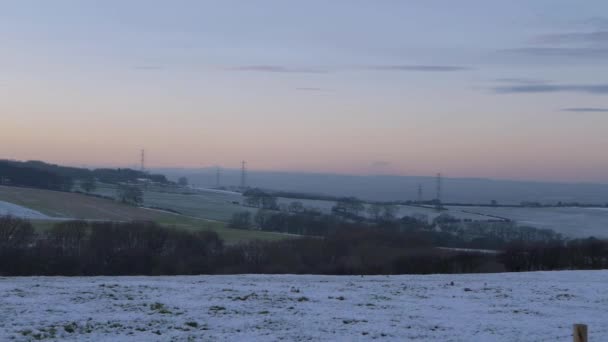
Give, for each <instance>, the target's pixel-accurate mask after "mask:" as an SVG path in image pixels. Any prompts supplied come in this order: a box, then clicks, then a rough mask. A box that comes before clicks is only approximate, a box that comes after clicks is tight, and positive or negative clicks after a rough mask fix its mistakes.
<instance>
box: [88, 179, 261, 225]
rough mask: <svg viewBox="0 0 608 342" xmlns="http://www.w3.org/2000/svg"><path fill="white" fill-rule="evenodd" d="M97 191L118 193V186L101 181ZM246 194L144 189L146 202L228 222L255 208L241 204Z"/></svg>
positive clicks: (182, 212) (107, 194) (105, 193)
mask: <svg viewBox="0 0 608 342" xmlns="http://www.w3.org/2000/svg"><path fill="white" fill-rule="evenodd" d="M95 193H97V194H100V195H104V196H110V197H114V196H116V189H115V188H114V187H113V186H111V185H107V184H101V185H99V186H98V189H97V190H96V191H95ZM242 200H243V198H242V196H241V195H240V194H232V193H222V192H213V191H197V190H191V189H183V188H171V187H163V188H159V187H155V188H154V187H149V188H147V189H145V190H144V205H145V206H146V207H155V208H162V209H170V210H175V211H177V212H179V213H181V214H183V215H186V216H192V217H197V218H203V219H208V220H216V221H222V222H228V221H229V220H230V218H231V217H232V215H233V214H234V213H237V212H240V211H250V212H251V213H252V215H253V214H255V209H252V208H247V207H243V206H241V205H240V203H241V202H242Z"/></svg>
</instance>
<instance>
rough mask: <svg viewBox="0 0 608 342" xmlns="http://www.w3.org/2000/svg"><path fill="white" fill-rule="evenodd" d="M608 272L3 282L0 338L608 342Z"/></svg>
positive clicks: (0, 300)
mask: <svg viewBox="0 0 608 342" xmlns="http://www.w3.org/2000/svg"><path fill="white" fill-rule="evenodd" d="M606 284H608V271H584V272H578V271H575V272H538V273H520V274H491V275H488V274H486V275H433V276H390V277H386V276H374V277H335V276H292V275H279V276H264V275H243V276H192V277H186V276H179V277H91V278H64V277H56V278H54V277H51V278H45V277H33V278H0V308H1V310H0V340H2V341H6V340H18V341H20V340H33V339H47V338H50V339H57V340H73V341H104V340H133V341H161V340H162V341H166V340H180V341H181V340H196V341H256V340H261V341H274V340H286V341H309V340H313V341H315V340H325V341H329V340H331V341H357V340H380V341H383V340H386V341H403V340H409V339H412V340H413V339H415V340H420V341H570V340H571V337H570V336H571V325H572V324H573V323H579V322H583V323H586V324H588V325H589V329H590V340H591V341H608V291H607V290H608V289H607V286H606Z"/></svg>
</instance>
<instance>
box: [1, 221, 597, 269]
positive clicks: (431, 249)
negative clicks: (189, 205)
mask: <svg viewBox="0 0 608 342" xmlns="http://www.w3.org/2000/svg"><path fill="white" fill-rule="evenodd" d="M447 238H448V237H447V236H446V235H445V234H443V233H437V232H432V231H423V230H416V229H409V230H402V231H400V230H395V229H390V228H389V227H369V226H366V225H360V224H357V223H352V222H351V223H348V222H340V223H336V224H335V225H333V228H332V230H331V231H330V232H326V234H325V235H324V236H308V237H306V236H304V237H299V238H287V239H284V240H279V241H258V240H255V241H249V242H245V243H240V244H234V245H227V244H225V243H224V242H223V241H222V240H221V239H220V238H219V236H218V235H217V233H215V232H209V231H202V230H201V231H186V230H181V229H175V228H169V227H163V226H160V225H158V224H156V223H152V222H85V221H67V222H59V223H57V224H55V225H54V226H53V227H51V228H49V229H48V230H45V231H36V229H34V227H33V226H32V224H31V223H30V222H29V221H27V220H23V219H19V218H14V217H0V276H31V275H67V276H77V275H78V276H93V275H177V274H239V273H277V274H279V273H296V274H428V273H476V272H499V271H535V270H562V269H603V268H608V241H605V240H598V239H593V238H590V239H584V240H572V241H563V240H562V241H551V242H549V241H545V242H541V241H533V242H530V241H528V242H526V241H521V240H520V241H511V242H508V243H507V244H506V246H505V247H504V248H503V249H502V250H503V252H502V253H499V254H484V253H475V252H474V251H461V250H449V249H447V250H446V249H439V248H437V247H438V246H445V243H446V240H445V239H447Z"/></svg>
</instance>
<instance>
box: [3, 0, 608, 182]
mask: <svg viewBox="0 0 608 342" xmlns="http://www.w3.org/2000/svg"><path fill="white" fill-rule="evenodd" d="M602 15H604V16H603V17H602ZM0 43H1V48H0V158H13V159H20V160H27V159H38V160H45V161H49V162H54V163H61V164H70V165H77V166H81V165H88V166H102V165H103V166H133V165H134V164H136V163H137V162H138V158H139V150H140V149H141V148H145V149H146V151H147V160H148V166H149V167H205V166H213V165H221V166H223V167H238V165H239V163H240V161H241V160H243V159H245V160H247V161H248V163H249V166H250V168H251V169H260V170H293V171H311V172H334V173H348V174H396V175H432V174H434V173H436V172H442V173H444V174H446V175H449V176H452V177H489V178H507V179H532V180H552V181H584V182H596V181H599V182H608V153H607V150H608V70H607V67H608V1H605V0H598V1H591V0H585V1H580V0H571V1H561V0H544V1H540V0H539V1H529V0H518V1H487V0H476V1H472V0H471V1H469V0H462V1H433V0H420V1H407V0H402V1H397V0H348V1H347V0H331V1H329V0H305V1H304V0H298V1H296V0H276V1H270V0H258V1H250V0H241V1H232V0H217V1H205V0H200V1H195V0H192V1H181V0H177V1H169V0H166V1H151V0H145V1H144V0H141V1H127V0H111V1H110V0H106V1H86V0H72V1H67V0H55V1H45V0H39V1H29V0H13V1H11V0H1V1H0Z"/></svg>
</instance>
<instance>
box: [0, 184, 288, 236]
mask: <svg viewBox="0 0 608 342" xmlns="http://www.w3.org/2000/svg"><path fill="white" fill-rule="evenodd" d="M167 195H176V194H167ZM178 196H183V197H177V198H175V200H176V201H181V202H180V203H187V201H186V200H185V198H188V197H189V196H190V195H178ZM167 198H170V197H167ZM193 200H194V201H200V200H201V199H200V198H195V199H193ZM0 201H5V202H9V203H13V204H17V205H20V206H23V207H27V208H30V209H33V210H36V211H39V212H41V213H43V214H46V215H48V216H51V217H53V218H69V219H85V220H104V221H132V220H146V221H154V222H158V223H159V224H162V225H165V226H174V227H176V228H181V229H188V230H199V229H202V230H212V231H215V232H217V233H218V234H219V235H220V237H221V238H222V239H223V240H225V241H226V242H227V243H235V242H240V241H248V240H254V239H260V240H278V239H284V238H287V237H289V235H286V234H279V233H270V232H260V231H253V230H240V229H230V228H227V227H226V224H225V223H224V222H219V221H214V220H207V219H205V218H204V216H203V215H204V212H205V211H204V209H199V210H198V211H197V215H200V217H191V216H185V215H177V214H173V213H168V212H163V211H159V210H150V209H143V208H137V207H133V206H129V205H125V204H122V203H119V202H115V201H112V200H108V199H103V198H97V197H92V196H86V195H82V194H77V193H69V192H58V191H50V190H41V189H30V188H18V187H7V186H0ZM165 201H167V202H163V203H170V201H168V200H165ZM181 206H183V204H181ZM193 206H195V205H193ZM226 206H228V204H227V205H226ZM201 207H202V206H201ZM236 207H239V206H236ZM218 210H219V209H218ZM230 215H231V214H230ZM193 216H194V215H193ZM211 216H213V215H211ZM53 223H54V222H53V221H45V220H36V221H35V222H34V224H35V226H36V227H37V228H39V229H48V228H49V227H51V226H52V225H53Z"/></svg>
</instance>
